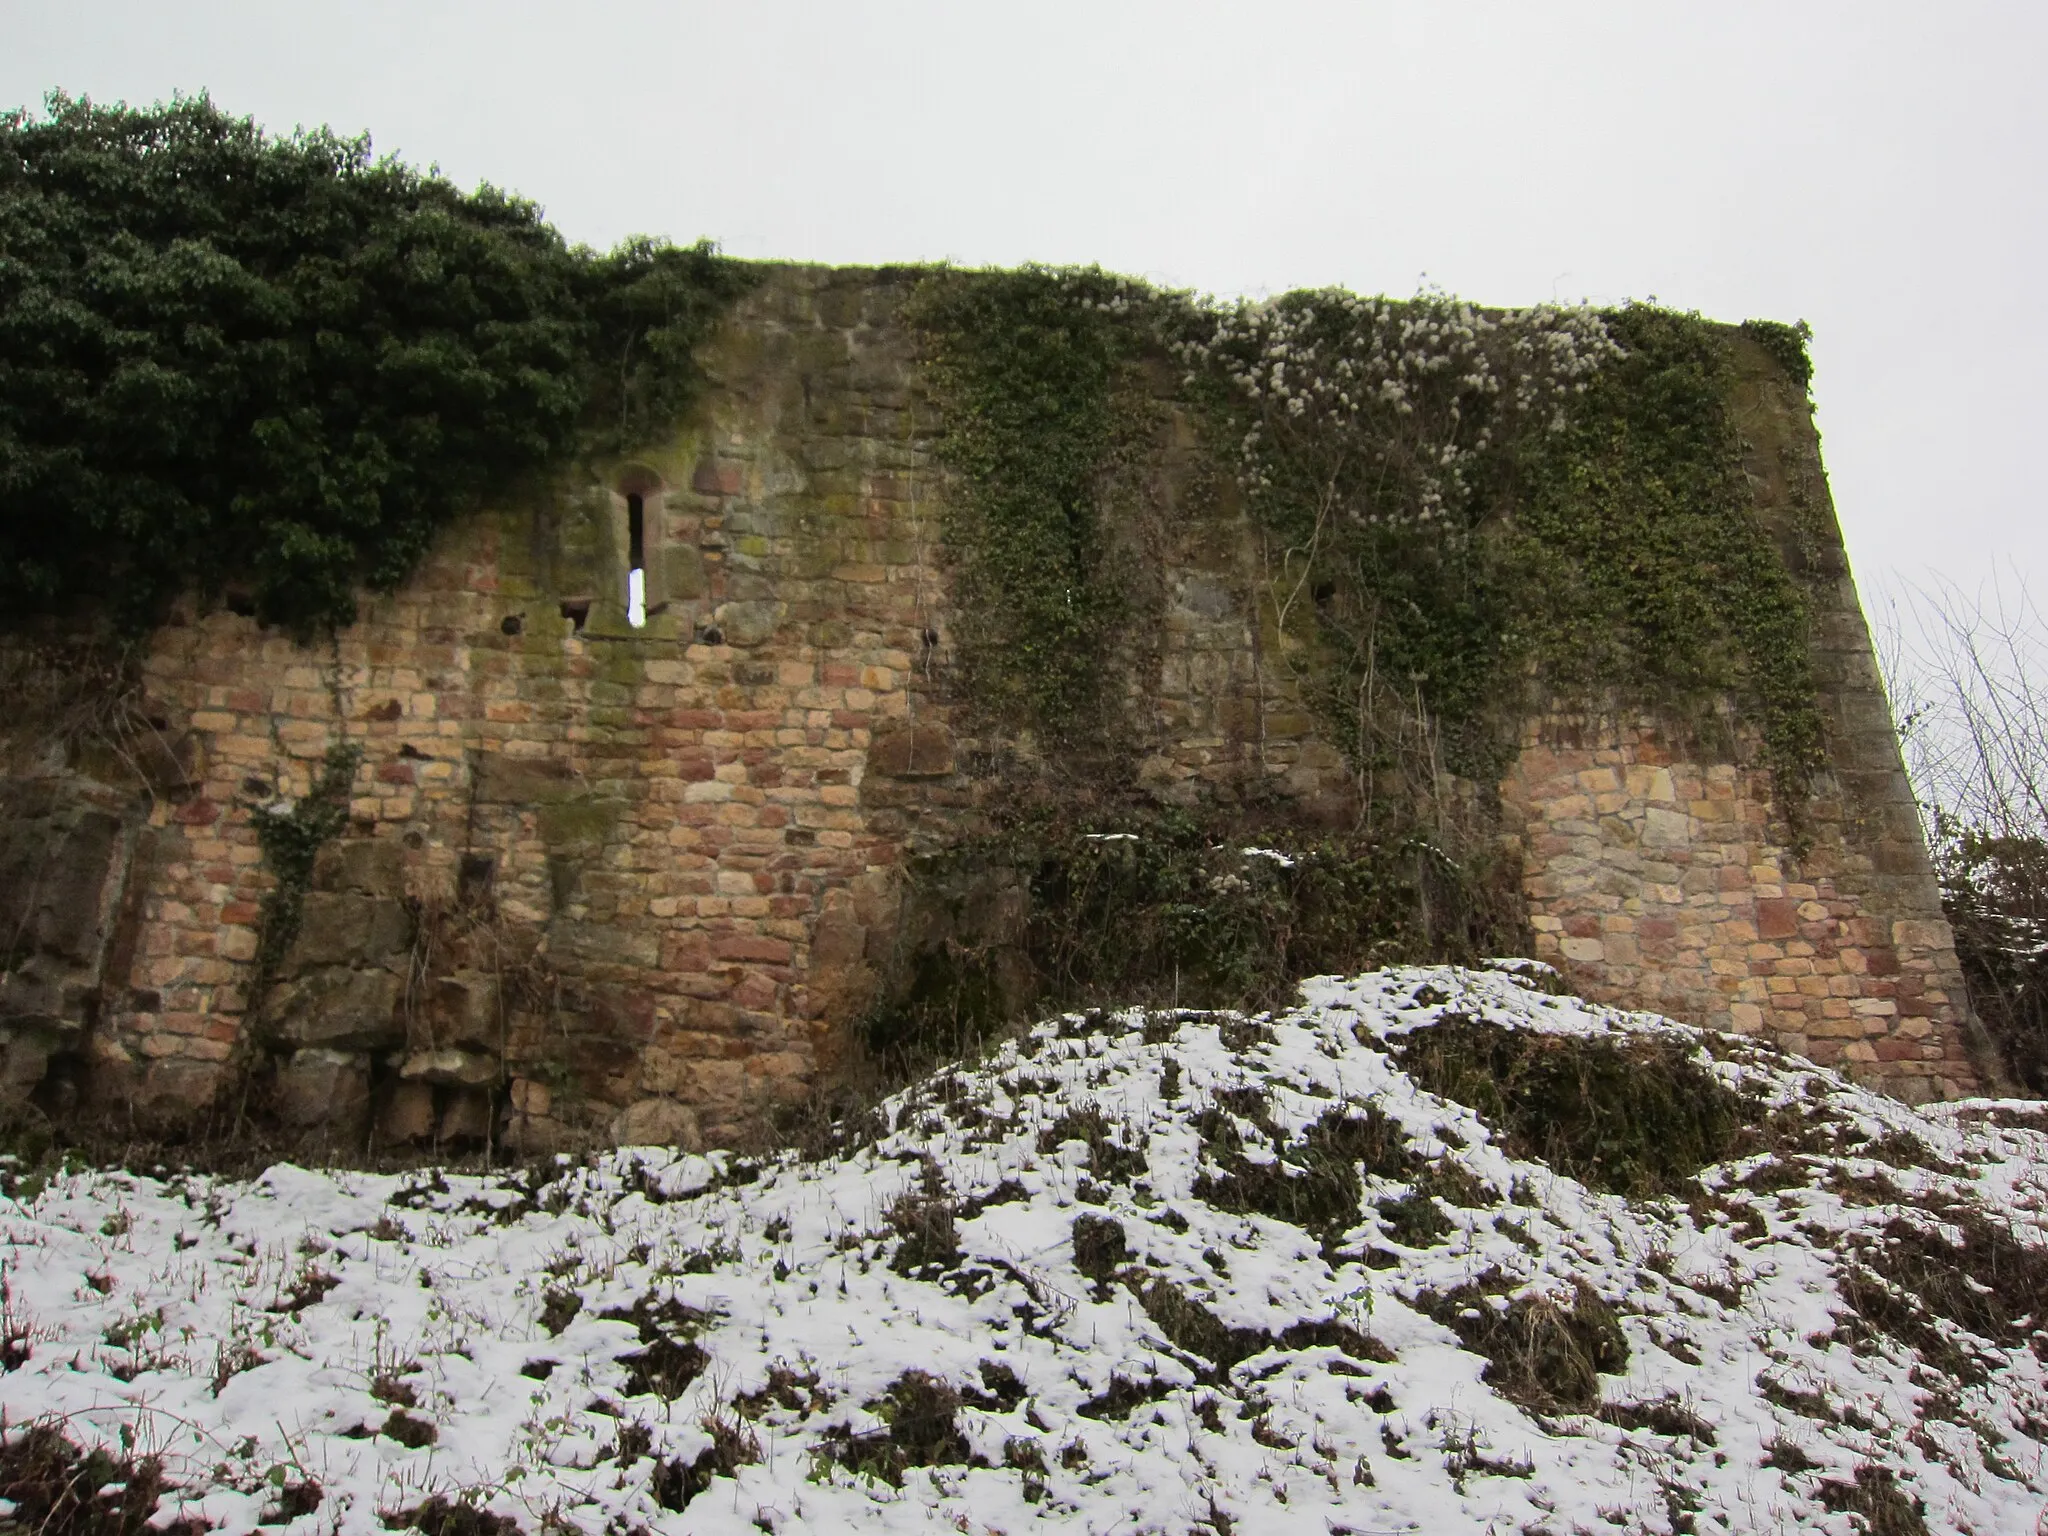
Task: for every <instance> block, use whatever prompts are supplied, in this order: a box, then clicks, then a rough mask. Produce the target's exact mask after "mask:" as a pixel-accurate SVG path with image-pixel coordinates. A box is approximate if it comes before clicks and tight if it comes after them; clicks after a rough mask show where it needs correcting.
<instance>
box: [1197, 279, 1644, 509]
mask: <svg viewBox="0 0 2048 1536" xmlns="http://www.w3.org/2000/svg"><path fill="white" fill-rule="evenodd" d="M1205 318H1207V319H1208V320H1209V321H1210V322H1211V324H1210V325H1209V327H1208V330H1207V334H1206V335H1204V334H1201V331H1200V329H1199V328H1195V330H1194V334H1191V335H1189V336H1188V337H1187V338H1185V339H1183V340H1182V341H1181V342H1180V343H1179V345H1178V348H1177V350H1178V353H1179V355H1180V357H1181V359H1182V361H1183V362H1184V363H1185V364H1186V365H1187V366H1188V368H1189V370H1190V371H1189V375H1188V382H1189V383H1190V385H1191V386H1199V385H1200V384H1201V383H1202V382H1203V381H1204V380H1205V379H1206V380H1207V381H1208V382H1210V383H1211V384H1214V383H1217V382H1221V383H1222V384H1223V385H1224V386H1226V387H1227V388H1228V389H1229V390H1230V391H1231V392H1232V393H1233V395H1234V396H1235V397H1236V399H1235V403H1236V404H1237V405H1238V406H1239V408H1240V409H1241V410H1242V411H1244V412H1245V413H1247V414H1249V415H1250V416H1251V417H1252V420H1251V424H1250V425H1249V427H1248V428H1247V430H1246V431H1245V433H1244V435H1243V438H1242V439H1241V441H1240V443H1239V444H1238V450H1239V454H1240V466H1239V471H1240V476H1241V479H1242V481H1243V484H1244V487H1245V489H1246V490H1247V492H1248V493H1250V494H1251V495H1252V496H1253V497H1254V498H1255V499H1256V500H1258V501H1261V502H1264V503H1268V504H1269V506H1268V510H1270V511H1275V512H1281V513H1282V514H1283V516H1282V522H1283V523H1285V522H1288V521H1298V520H1299V519H1300V517H1301V514H1302V513H1303V512H1304V511H1308V512H1311V513H1312V517H1313V526H1312V529H1311V530H1310V532H1311V536H1314V535H1317V534H1320V533H1321V532H1322V531H1323V529H1324V527H1325V525H1326V524H1327V522H1328V521H1329V520H1330V519H1333V518H1334V519H1341V520H1343V521H1347V522H1350V523H1352V524H1355V525H1361V526H1374V525H1394V526H1414V527H1437V528H1442V529H1444V530H1445V531H1446V532H1452V533H1455V532H1461V531H1464V530H1465V529H1466V528H1467V527H1469V524H1470V522H1471V521H1472V518H1473V515H1474V513H1475V511H1476V510H1477V509H1476V508H1475V507H1474V503H1473V498H1474V494H1475V491H1476V490H1477V489H1478V488H1479V485H1480V482H1481V480H1482V477H1483V474H1484V464H1485V460H1486V459H1487V456H1488V455H1489V454H1490V453H1492V452H1494V451H1495V450H1498V449H1500V448H1502V447H1504V446H1505V445H1507V444H1509V443H1510V442H1511V441H1512V440H1513V439H1514V438H1515V436H1516V435H1517V434H1518V433H1522V432H1526V431H1528V430H1529V429H1530V428H1531V427H1537V428H1540V429H1542V430H1548V431H1556V430H1561V429H1562V428H1563V426H1564V421H1565V417H1564V407H1565V405H1566V402H1567V401H1568V400H1569V399H1570V398H1571V397H1572V396H1573V395H1577V394H1583V393H1584V392H1585V389H1586V382H1587V379H1588V377H1589V376H1590V375H1591V374H1592V373H1593V372H1594V371H1596V370H1597V369H1598V368H1600V367H1601V366H1602V365H1603V364H1605V363H1606V362H1608V361H1610V360H1612V359H1614V358H1617V357H1619V356H1620V355H1621V348H1620V347H1619V345H1617V344H1616V342H1615V341H1614V340H1613V339H1612V337H1610V336H1609V334H1608V331H1607V326H1606V323H1605V322H1604V321H1603V320H1602V319H1601V317H1600V315H1599V314H1598V313H1597V312H1596V311H1594V310H1591V309H1587V308H1581V307H1574V306H1561V305H1552V304H1543V305H1537V306H1536V307H1534V308H1531V309H1523V310H1507V311H1488V310H1483V309H1480V308H1477V307H1475V306H1474V305H1472V304H1469V303H1467V302H1465V301H1464V300H1461V299H1457V298H1453V297H1451V296H1450V295H1448V294H1443V293H1439V292H1432V291H1425V292H1423V293H1421V294H1418V295H1417V296H1416V297H1415V298H1413V299H1409V300H1406V301H1395V300H1391V299H1386V298H1361V297H1360V296H1358V295H1357V294H1352V293H1346V292H1344V291H1342V290H1341V289H1322V290H1316V291H1308V292H1301V293H1291V294H1288V295H1286V296H1285V297H1283V298H1279V299H1275V300H1269V301H1264V302H1252V301H1249V300H1241V301H1239V302H1238V303H1236V304H1233V305H1228V306H1221V305H1219V306H1214V307H1212V308H1210V309H1209V310H1208V311H1207V312H1206V316H1205ZM1303 491H1307V492H1309V493H1310V500H1309V502H1308V504H1307V506H1306V507H1304V506H1303V505H1302V504H1301V502H1300V499H1299V498H1300V493H1301V492H1303Z"/></svg>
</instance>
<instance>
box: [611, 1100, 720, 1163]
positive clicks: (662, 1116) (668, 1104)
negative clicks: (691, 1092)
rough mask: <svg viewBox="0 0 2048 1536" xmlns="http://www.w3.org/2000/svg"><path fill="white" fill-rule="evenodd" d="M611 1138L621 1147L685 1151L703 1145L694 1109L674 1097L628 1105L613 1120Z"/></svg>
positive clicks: (640, 1101)
mask: <svg viewBox="0 0 2048 1536" xmlns="http://www.w3.org/2000/svg"><path fill="white" fill-rule="evenodd" d="M612 1139H613V1140H614V1141H616V1142H618V1143H619V1145H621V1146H628V1147H681V1148H683V1149H684V1150H686V1151H695V1150H696V1149H697V1148H698V1147H700V1146H702V1145H703V1137H702V1135H701V1133H700V1132H699V1130H698V1127H697V1115H696V1112H695V1111H694V1110H692V1109H690V1108H689V1107H688V1106H687V1105H684V1104H679V1103H677V1102H676V1101H675V1100H674V1099H641V1100H639V1101H637V1102H636V1103H633V1104H630V1105H628V1106H627V1107H626V1108H625V1109H624V1110H622V1111H621V1112H620V1113H619V1115H618V1117H617V1118H616V1119H614V1120H613V1121H612Z"/></svg>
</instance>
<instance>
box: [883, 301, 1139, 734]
mask: <svg viewBox="0 0 2048 1536" xmlns="http://www.w3.org/2000/svg"><path fill="white" fill-rule="evenodd" d="M1152 303H1153V299H1152V296H1151V294H1150V293H1149V291H1147V290H1145V289H1144V288H1143V287H1142V285H1139V284H1135V283H1132V282H1130V281H1128V280H1126V279H1123V278H1118V277H1113V276H1110V275H1109V274H1106V273H1103V272H1101V271H1098V270H1095V269H1092V268H1091V269H1087V270H1055V269H1050V268H1045V267H1025V268H1021V269H1019V270H1016V271H1009V272H955V271H951V270H940V271H938V272H935V273H933V274H931V275H930V276H928V277H927V278H926V279H925V280H924V281H923V282H922V283H921V284H920V285H919V288H918V290H917V293H916V296H915V298H914V300H913V302H912V305H911V308H910V319H911V321H912V323H913V324H914V325H916V326H917V327H918V329H919V331H920V332H921V333H922V335H923V338H924V342H925V348H926V354H927V360H928V365H929V371H928V378H929V382H930V384H931V387H932V392H933V394H934V396H935V397H936V398H937V399H938V401H939V403H940V405H941V408H942V412H943V423H944V434H943V436H942V437H941V439H940V442H939V446H938V452H939V454H940V456H941V458H942V459H943V460H944V462H945V463H946V464H947V465H948V466H949V467H950V468H952V469H953V470H954V471H955V473H956V474H957V476H958V487H959V490H958V494H957V495H955V496H953V497H951V498H949V500H948V505H947V510H946V525H945V530H944V532H945V550H946V556H947V558H948V559H949V560H950V561H951V563H952V566H953V571H954V601H955V604H956V607H957V608H958V611H959V615H960V617H959V620H958V623H957V644H958V652H959V656H960V665H961V670H962V674H963V676H962V682H963V688H962V692H963V696H964V697H965V698H967V699H968V700H970V701H971V702H972V704H973V706H974V707H975V708H977V709H979V710H981V711H983V712H984V713H985V714H986V715H988V716H989V717H990V718H992V719H994V720H997V721H999V722H1001V723H1003V724H1004V725H1006V726H1008V727H1010V728H1012V729H1016V730H1026V731H1031V732H1033V733H1035V734H1037V735H1038V736H1039V737H1041V738H1043V739H1045V740H1047V741H1049V742H1052V743H1061V742H1064V741H1067V740H1069V739H1070V738H1071V737H1072V736H1073V735H1074V734H1075V733H1076V732H1077V731H1080V730H1085V729H1087V728H1088V727H1089V726H1090V725H1091V724H1092V723H1095V722H1099V720H1100V719H1101V716H1102V712H1103V708H1104V704H1105V699H1106V690H1107V688H1108V686H1109V683H1110V680H1111V667H1110V657H1111V654H1112V652H1113V650H1114V648H1115V646H1116V643H1117V639H1118V636H1119V634H1120V632H1121V631H1122V630H1123V629H1124V628H1125V626H1126V625H1127V624H1128V622H1129V621H1130V619H1131V615H1132V612H1133V587H1134V583H1135V581H1136V580H1137V575H1138V573H1137V572H1136V571H1135V570H1134V568H1133V561H1132V559H1131V552H1130V551H1129V550H1128V549H1127V548H1120V547H1119V546H1118V544H1117V543H1116V542H1115V540H1114V538H1113V537H1112V527H1111V521H1110V519H1109V517H1108V516H1107V515H1106V507H1107V504H1108V503H1109V502H1111V501H1112V500H1114V499H1115V497H1116V492H1117V490H1118V487H1119V476H1118V471H1119V469H1120V468H1123V467H1128V466H1129V465H1130V464H1131V462H1132V461H1133V459H1134V457H1135V456H1136V454H1137V453H1138V451H1139V449H1140V447H1141V439H1142V436H1143V434H1144V432H1145V430H1146V427H1147V425H1148V421H1147V417H1146V415H1145V411H1144V407H1143V405H1142V404H1141V403H1140V402H1141V400H1142V391H1141V389H1140V388H1139V386H1138V382H1137V381H1136V380H1135V379H1134V378H1133V376H1132V375H1133V372H1134V370H1135V368H1136V366H1137V364H1138V361H1139V359H1140V358H1141V357H1142V356H1143V355H1144V352H1145V349H1146V343H1147V340H1148V332H1149V326H1148V324H1147V323H1146V321H1145V318H1144V317H1145V315H1146V314H1147V313H1149V310H1150V308H1151V305H1152Z"/></svg>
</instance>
